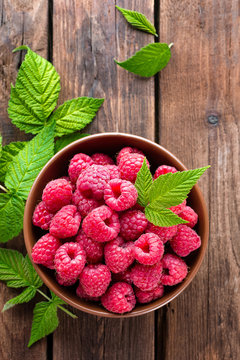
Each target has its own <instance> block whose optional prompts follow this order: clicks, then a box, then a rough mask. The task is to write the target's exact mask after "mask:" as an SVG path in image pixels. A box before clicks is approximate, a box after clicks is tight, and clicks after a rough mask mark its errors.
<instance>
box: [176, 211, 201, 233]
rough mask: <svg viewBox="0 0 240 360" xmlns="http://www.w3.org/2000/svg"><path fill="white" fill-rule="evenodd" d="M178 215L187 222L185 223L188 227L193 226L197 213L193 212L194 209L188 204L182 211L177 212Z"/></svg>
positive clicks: (196, 220)
mask: <svg viewBox="0 0 240 360" xmlns="http://www.w3.org/2000/svg"><path fill="white" fill-rule="evenodd" d="M178 216H179V217H180V218H182V219H184V220H186V221H188V222H189V223H188V224H185V225H187V226H189V227H190V228H193V227H194V226H195V225H196V223H197V222H198V214H197V213H195V211H194V210H193V209H192V208H191V207H190V206H185V208H184V209H183V211H182V212H181V213H180V214H178Z"/></svg>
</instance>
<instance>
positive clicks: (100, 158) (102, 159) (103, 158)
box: [91, 153, 114, 165]
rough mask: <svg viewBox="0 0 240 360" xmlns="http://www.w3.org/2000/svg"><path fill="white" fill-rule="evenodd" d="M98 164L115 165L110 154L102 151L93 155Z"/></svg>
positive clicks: (95, 162)
mask: <svg viewBox="0 0 240 360" xmlns="http://www.w3.org/2000/svg"><path fill="white" fill-rule="evenodd" d="M91 158H92V160H93V162H94V164H96V165H114V161H113V159H112V158H110V156H108V155H106V154H102V153H96V154H93V155H92V156H91Z"/></svg>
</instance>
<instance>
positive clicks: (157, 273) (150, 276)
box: [131, 262, 162, 291]
mask: <svg viewBox="0 0 240 360" xmlns="http://www.w3.org/2000/svg"><path fill="white" fill-rule="evenodd" d="M161 276H162V263H161V262H159V263H157V264H155V265H152V266H148V265H142V264H136V265H134V267H133V268H132V270H131V279H132V281H133V283H134V285H136V286H137V287H138V288H139V289H140V290H143V291H150V290H153V289H155V288H156V287H157V286H158V284H159V283H160V280H161Z"/></svg>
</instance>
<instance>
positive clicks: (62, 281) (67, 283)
mask: <svg viewBox="0 0 240 360" xmlns="http://www.w3.org/2000/svg"><path fill="white" fill-rule="evenodd" d="M56 280H57V282H58V284H59V285H62V286H72V285H74V284H75V282H76V281H77V278H76V279H70V280H65V279H62V278H61V276H60V275H59V274H58V273H56Z"/></svg>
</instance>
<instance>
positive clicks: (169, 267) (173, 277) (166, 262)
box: [161, 254, 188, 286]
mask: <svg viewBox="0 0 240 360" xmlns="http://www.w3.org/2000/svg"><path fill="white" fill-rule="evenodd" d="M162 264H163V274H162V278H161V282H162V284H163V285H169V286H172V285H176V284H178V283H180V282H182V281H183V279H185V277H186V276H187V272H188V269H187V265H186V263H185V262H184V261H183V259H181V258H180V257H178V256H176V255H172V254H165V255H164V257H163V259H162Z"/></svg>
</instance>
